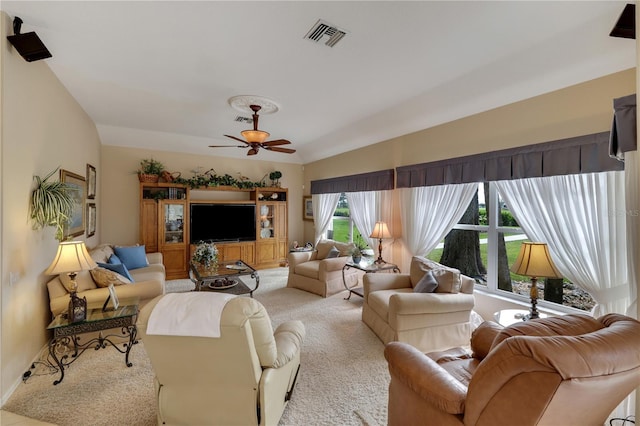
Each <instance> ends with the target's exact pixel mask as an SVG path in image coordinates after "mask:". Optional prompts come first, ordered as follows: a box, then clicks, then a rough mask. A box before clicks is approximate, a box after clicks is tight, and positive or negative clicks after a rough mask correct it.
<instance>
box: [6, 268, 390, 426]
mask: <svg viewBox="0 0 640 426" xmlns="http://www.w3.org/2000/svg"><path fill="white" fill-rule="evenodd" d="M286 274H287V269H286V268H275V269H269V270H263V271H260V277H261V283H260V288H259V289H258V291H257V292H256V293H254V296H255V298H256V299H257V300H259V301H261V302H262V303H263V304H264V306H265V307H266V308H267V311H268V312H269V314H270V316H271V320H272V322H273V324H274V326H277V325H278V324H280V323H281V322H283V321H286V320H289V319H300V320H301V321H303V322H304V324H305V326H306V329H307V337H306V340H305V343H304V346H303V349H302V354H301V365H302V366H301V369H300V375H299V377H298V382H297V384H296V388H295V391H294V393H293V398H292V400H291V401H290V403H289V405H288V406H287V408H286V410H285V412H284V414H283V416H282V420H281V422H280V424H281V425H292V426H293V425H363V424H365V425H368V426H378V425H384V424H386V405H387V387H388V383H389V374H388V370H387V365H386V361H385V360H384V356H383V354H382V351H383V348H384V347H383V345H382V343H381V342H380V341H379V340H378V338H377V337H376V336H375V335H374V334H373V332H371V330H369V328H368V327H367V326H366V325H364V324H363V323H362V321H361V320H360V315H361V311H362V300H361V299H360V298H358V297H357V296H354V297H352V298H351V300H349V301H347V300H344V299H343V297H344V294H337V295H335V296H333V297H330V298H327V299H323V298H321V297H318V296H315V295H313V294H311V293H307V292H304V291H300V290H296V289H288V288H285V285H286ZM188 286H189V284H188V282H186V280H175V281H173V282H169V285H168V289H169V290H172V291H183V290H184V289H185V288H188ZM131 354H132V355H131V361H132V362H133V364H134V365H133V367H131V368H127V367H126V366H125V365H124V357H123V355H122V354H120V353H118V352H117V351H115V349H113V348H107V349H104V350H99V351H93V350H89V351H87V352H86V353H85V354H83V355H82V357H80V358H79V359H78V360H77V361H76V362H75V363H74V364H72V366H71V367H70V368H69V370H68V371H67V372H66V374H65V378H64V381H63V382H62V383H61V384H59V385H57V386H53V385H52V382H53V380H54V379H56V378H57V376H56V375H53V376H52V375H49V374H44V375H38V376H35V377H32V378H30V379H29V380H28V381H27V382H26V383H23V384H21V385H20V386H19V387H18V389H17V390H16V391H15V392H14V394H13V395H12V396H11V398H10V399H9V401H8V402H7V403H6V404H5V406H4V407H3V409H5V410H7V411H10V412H13V413H16V414H21V415H24V416H27V417H31V418H35V419H38V420H42V421H47V422H51V423H56V424H59V425H61V426H63V425H123V426H124V425H141V426H142V425H153V424H155V412H156V406H155V400H154V395H153V372H152V370H151V365H150V364H149V361H148V358H147V356H146V353H145V352H144V344H143V343H140V344H138V345H137V346H135V347H134V348H133V350H132V352H131Z"/></svg>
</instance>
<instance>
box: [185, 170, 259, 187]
mask: <svg viewBox="0 0 640 426" xmlns="http://www.w3.org/2000/svg"><path fill="white" fill-rule="evenodd" d="M192 173H193V174H194V176H193V177H192V178H190V179H186V178H181V177H179V178H177V179H175V180H174V181H173V183H179V184H182V185H186V186H188V187H190V188H191V189H194V188H202V187H208V188H213V187H216V186H234V187H236V188H240V189H253V188H260V187H263V186H265V185H264V184H263V183H262V182H251V181H250V180H248V179H247V178H244V177H241V179H236V178H234V177H233V176H231V175H230V174H227V173H225V174H224V175H218V174H217V173H216V171H215V170H214V169H209V170H207V171H206V172H204V173H202V172H200V170H192Z"/></svg>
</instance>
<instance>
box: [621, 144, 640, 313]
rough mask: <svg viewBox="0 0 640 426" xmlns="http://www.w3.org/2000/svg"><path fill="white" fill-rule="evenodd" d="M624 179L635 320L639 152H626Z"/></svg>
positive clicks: (639, 247)
mask: <svg viewBox="0 0 640 426" xmlns="http://www.w3.org/2000/svg"><path fill="white" fill-rule="evenodd" d="M624 178H625V185H624V186H625V193H626V194H625V195H626V202H627V204H626V212H625V213H626V215H625V216H626V218H627V235H629V236H630V238H628V239H627V265H628V272H627V273H628V275H629V284H630V285H629V298H630V300H631V303H630V304H629V308H628V309H627V312H626V314H627V315H628V316H630V317H633V318H638V279H639V278H640V271H639V270H638V268H639V267H640V266H639V265H638V262H639V260H638V259H640V242H639V241H638V238H637V237H638V233H640V229H639V228H640V194H639V192H640V187H639V186H640V185H638V182H639V181H640V174H639V171H638V151H628V152H625V156H624Z"/></svg>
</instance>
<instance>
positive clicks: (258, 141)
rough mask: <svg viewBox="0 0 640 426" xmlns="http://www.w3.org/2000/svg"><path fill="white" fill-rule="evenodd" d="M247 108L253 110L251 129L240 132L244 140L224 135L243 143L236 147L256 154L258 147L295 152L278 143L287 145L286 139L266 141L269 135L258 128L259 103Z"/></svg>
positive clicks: (287, 152) (221, 146)
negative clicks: (247, 149)
mask: <svg viewBox="0 0 640 426" xmlns="http://www.w3.org/2000/svg"><path fill="white" fill-rule="evenodd" d="M249 108H251V111H253V130H243V131H242V132H240V134H241V135H242V137H244V138H245V139H246V140H242V139H240V138H238V137H236V136H231V135H225V136H226V137H228V138H231V139H235V140H237V141H240V142H242V143H244V145H236V146H235V147H236V148H249V151H248V152H247V155H256V154H257V153H258V150H259V149H260V148H264V149H266V150H267V151H276V152H284V153H285V154H293V153H294V152H296V150H295V149H290V148H281V147H280V145H288V144H290V143H291V142H289V141H288V140H286V139H276V140H272V141H267V140H266V139H267V138H268V137H269V133H268V132H263V131H262V130H258V111H260V109H261V108H262V107H261V106H260V105H250V106H249ZM232 146H233V145H209V148H229V147H232Z"/></svg>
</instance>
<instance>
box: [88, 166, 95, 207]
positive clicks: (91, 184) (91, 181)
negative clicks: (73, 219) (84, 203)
mask: <svg viewBox="0 0 640 426" xmlns="http://www.w3.org/2000/svg"><path fill="white" fill-rule="evenodd" d="M87 198H88V199H89V200H93V199H94V198H96V168H95V167H93V166H92V165H91V164H87Z"/></svg>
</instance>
